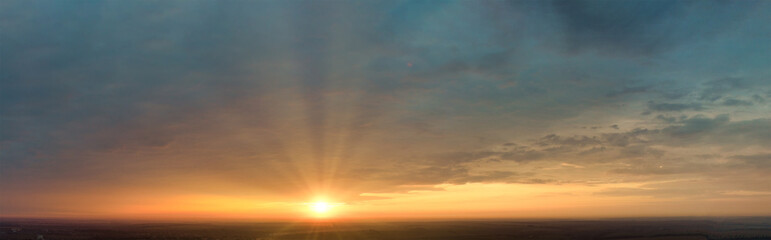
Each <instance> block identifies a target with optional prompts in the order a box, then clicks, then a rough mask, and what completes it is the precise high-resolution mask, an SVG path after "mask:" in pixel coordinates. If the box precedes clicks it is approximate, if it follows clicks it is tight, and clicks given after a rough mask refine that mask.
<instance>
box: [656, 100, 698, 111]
mask: <svg viewBox="0 0 771 240" xmlns="http://www.w3.org/2000/svg"><path fill="white" fill-rule="evenodd" d="M686 110H693V111H700V110H704V107H703V106H702V105H701V104H700V103H688V104H685V103H655V102H653V101H650V102H648V111H654V112H681V111H686Z"/></svg>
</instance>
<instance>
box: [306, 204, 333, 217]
mask: <svg viewBox="0 0 771 240" xmlns="http://www.w3.org/2000/svg"><path fill="white" fill-rule="evenodd" d="M310 208H311V211H313V212H314V213H317V214H324V213H327V212H329V210H330V209H332V204H329V203H327V202H315V203H311V204H310Z"/></svg>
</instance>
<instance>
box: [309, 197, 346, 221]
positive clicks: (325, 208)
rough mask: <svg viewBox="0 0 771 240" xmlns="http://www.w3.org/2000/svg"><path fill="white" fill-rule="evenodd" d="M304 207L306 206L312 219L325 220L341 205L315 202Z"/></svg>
mask: <svg viewBox="0 0 771 240" xmlns="http://www.w3.org/2000/svg"><path fill="white" fill-rule="evenodd" d="M306 205H308V210H310V212H311V213H312V215H313V217H317V218H318V217H321V218H327V217H330V216H331V215H333V212H332V210H333V209H334V208H336V207H337V206H340V205H342V203H330V202H325V201H316V202H310V203H306Z"/></svg>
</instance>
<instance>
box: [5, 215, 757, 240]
mask: <svg viewBox="0 0 771 240" xmlns="http://www.w3.org/2000/svg"><path fill="white" fill-rule="evenodd" d="M0 239H9V240H11V239H49V240H50V239H62V240H70V239H222V240H224V239H252V240H254V239H258V240H269V239H282V240H284V239H285V240H290V239H315V240H325V239H329V240H332V239H334V240H346V239H401V240H410V239H426V240H427V239H436V240H439V239H472V240H477V239H479V240H481V239H614V240H623V239H635V240H642V239H658V240H675V239H677V240H691V239H693V240H696V239H771V217H752V218H635V219H632V218H626V219H600V220H475V221H470V220H463V221H460V220H458V221H452V220H447V221H411V222H410V221H393V222H363V221H359V222H357V221H326V222H324V221H317V222H284V223H278V222H276V223H268V222H258V223H244V222H239V223H223V222H129V221H82V220H72V221H68V220H41V219H1V220H0Z"/></svg>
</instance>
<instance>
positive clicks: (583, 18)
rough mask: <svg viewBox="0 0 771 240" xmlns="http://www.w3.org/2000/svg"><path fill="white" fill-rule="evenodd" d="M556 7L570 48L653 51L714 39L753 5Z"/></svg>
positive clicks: (588, 3)
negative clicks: (694, 23)
mask: <svg viewBox="0 0 771 240" xmlns="http://www.w3.org/2000/svg"><path fill="white" fill-rule="evenodd" d="M553 7H554V9H555V12H556V13H557V15H558V16H559V18H560V19H561V20H562V22H563V24H564V28H565V29H564V35H565V42H566V46H567V50H568V51H570V52H582V51H585V50H590V49H593V50H597V51H600V52H602V53H606V54H614V55H619V54H624V55H651V54H656V53H659V52H661V51H665V50H670V49H672V48H674V47H676V46H679V45H682V44H685V43H687V42H689V41H698V40H703V39H706V38H712V37H714V36H715V35H716V34H717V33H718V32H720V31H722V30H723V29H726V28H729V27H731V26H733V25H734V24H736V23H737V22H739V21H741V20H742V19H743V15H742V13H743V12H745V11H746V10H747V9H748V8H750V7H752V3H747V2H744V3H738V4H737V3H733V2H731V3H728V2H717V1H701V2H698V1H678V2H672V1H621V2H619V1H553ZM707 16H709V17H707ZM689 22H700V23H702V24H698V25H693V24H687V23H689Z"/></svg>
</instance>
